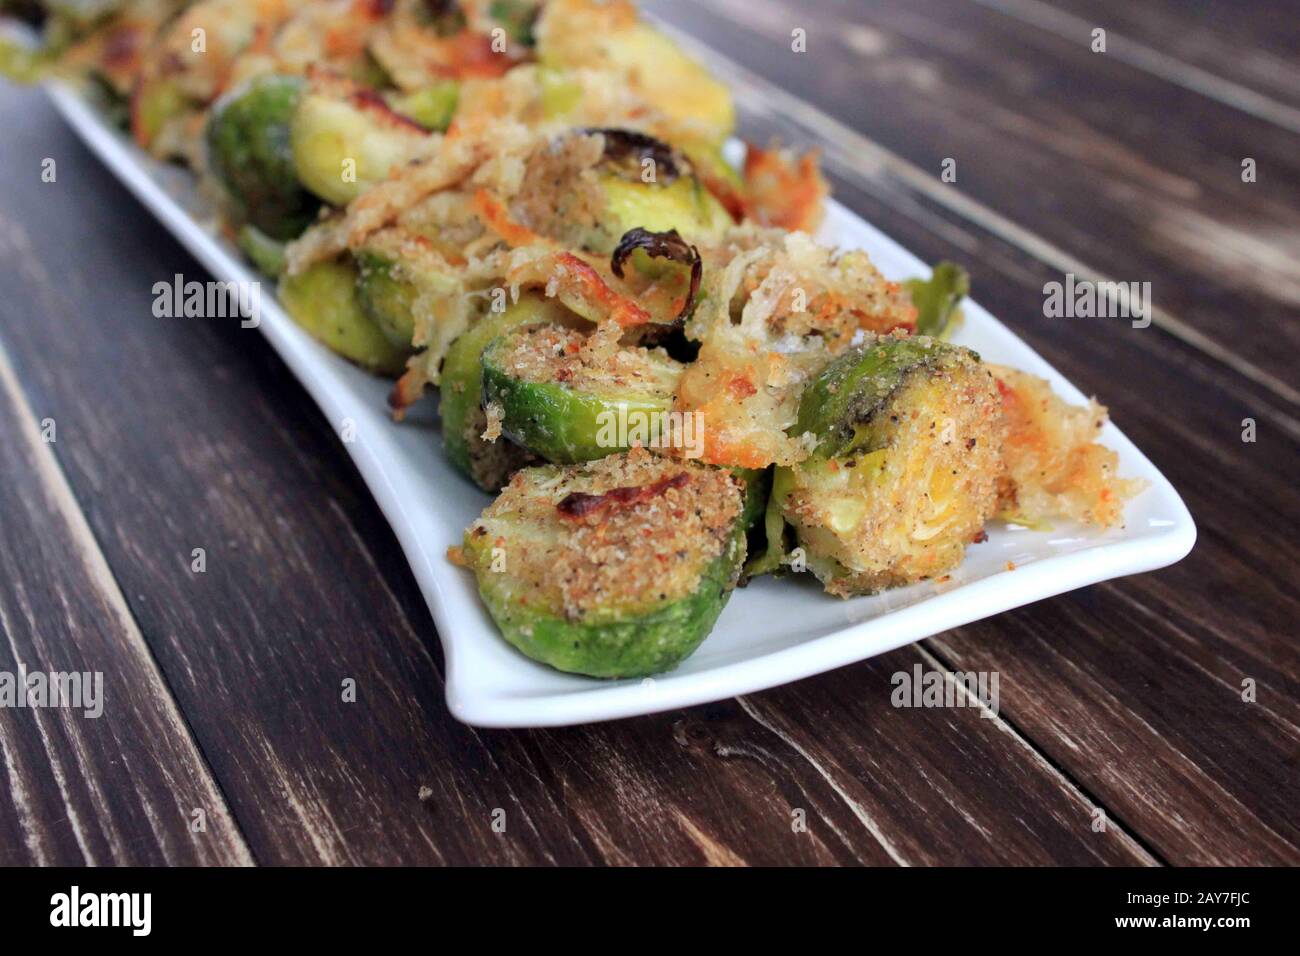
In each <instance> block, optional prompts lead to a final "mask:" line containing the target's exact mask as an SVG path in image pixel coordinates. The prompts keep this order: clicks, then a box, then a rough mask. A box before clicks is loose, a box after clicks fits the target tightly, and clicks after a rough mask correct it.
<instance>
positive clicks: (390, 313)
mask: <svg viewBox="0 0 1300 956" xmlns="http://www.w3.org/2000/svg"><path fill="white" fill-rule="evenodd" d="M355 259H356V263H357V297H358V298H359V299H360V301H361V308H362V309H364V310H365V313H366V315H368V316H369V317H370V318H371V320H372V321H373V322H374V323H375V324H376V325H377V326H379V328H380V330H381V331H382V332H383V333H384V335H386V336H388V341H390V342H392V343H393V345H395V346H397V347H398V348H405V349H409V348H410V347H411V339H412V338H413V337H414V335H415V300H416V298H417V297H418V296H419V294H420V290H419V289H417V288H416V285H415V283H414V282H413V281H411V280H410V279H406V278H404V277H403V276H401V275H400V274H399V268H398V266H397V264H396V263H395V262H394V261H393V260H392V259H390V258H388V257H387V256H384V255H380V254H378V253H375V252H369V251H367V250H365V249H362V250H360V251H359V252H357V254H356V256H355Z"/></svg>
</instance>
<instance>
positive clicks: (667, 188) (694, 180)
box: [514, 128, 733, 255]
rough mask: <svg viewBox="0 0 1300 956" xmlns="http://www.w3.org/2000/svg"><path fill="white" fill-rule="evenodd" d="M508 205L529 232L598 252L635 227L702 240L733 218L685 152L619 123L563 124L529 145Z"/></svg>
mask: <svg viewBox="0 0 1300 956" xmlns="http://www.w3.org/2000/svg"><path fill="white" fill-rule="evenodd" d="M514 206H515V207H516V208H517V209H518V210H519V211H520V213H521V218H523V219H524V221H526V222H527V223H528V225H529V227H530V228H531V229H533V230H534V231H535V232H538V233H540V234H542V235H545V236H548V237H550V238H553V239H558V240H560V241H561V242H563V243H565V244H567V245H572V246H580V247H582V248H584V249H586V250H588V251H591V252H594V253H598V254H602V255H608V254H609V253H611V252H613V251H614V249H615V247H616V246H617V245H618V243H619V240H620V239H622V238H623V236H625V235H626V234H627V233H628V232H630V231H632V230H635V229H642V230H645V231H647V232H651V233H661V234H667V233H670V232H673V231H676V232H678V233H680V234H681V235H682V236H683V237H685V240H686V241H687V242H688V243H689V242H697V243H707V242H709V241H712V240H715V239H717V238H719V237H720V236H721V235H722V234H723V233H724V232H725V231H726V230H728V229H729V228H731V226H732V225H733V221H732V218H731V215H730V214H729V213H728V212H727V210H726V209H725V208H723V206H722V204H721V203H719V202H718V200H717V199H716V198H715V197H714V196H713V194H712V193H711V192H709V190H708V189H706V188H705V187H704V185H703V184H702V183H701V182H700V180H699V178H698V177H697V176H695V174H694V172H693V167H692V166H691V163H690V160H689V159H687V158H686V156H685V155H683V154H682V153H680V152H677V151H676V150H674V149H673V148H672V147H671V146H669V145H668V144H667V143H664V142H663V141H661V140H658V139H655V138H654V137H652V136H648V135H646V134H645V133H640V132H637V131H634V130H627V129H620V128H579V129H574V130H570V131H569V132H567V133H565V134H564V135H562V136H560V137H557V138H556V139H555V140H553V141H552V142H550V143H548V144H546V145H544V146H543V147H542V148H540V149H538V150H535V151H534V152H533V154H532V155H531V156H530V157H529V160H528V165H527V168H526V170H525V174H524V180H523V183H522V184H521V187H520V190H519V193H518V195H517V196H516V198H515V200H514Z"/></svg>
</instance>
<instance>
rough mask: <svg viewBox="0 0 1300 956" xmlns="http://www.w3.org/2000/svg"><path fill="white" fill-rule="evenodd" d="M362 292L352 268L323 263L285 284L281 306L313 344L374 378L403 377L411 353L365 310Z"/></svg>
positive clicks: (347, 264) (344, 262)
mask: <svg viewBox="0 0 1300 956" xmlns="http://www.w3.org/2000/svg"><path fill="white" fill-rule="evenodd" d="M356 286H357V271H356V268H355V267H354V266H353V265H352V263H351V262H349V261H347V260H343V259H340V260H333V261H327V262H318V263H316V264H315V265H313V266H311V267H310V268H309V269H307V270H306V271H304V272H301V273H299V274H297V275H289V276H285V277H284V278H283V279H281V280H280V290H279V298H280V304H281V305H283V306H284V309H285V311H286V312H288V313H289V316H290V317H291V318H292V319H293V320H294V321H295V322H297V323H298V324H299V325H301V326H302V327H303V328H304V329H306V330H307V331H308V332H309V333H310V334H311V335H312V337H313V338H315V339H317V340H319V341H320V342H321V343H323V344H324V345H326V346H327V347H329V348H330V349H332V350H333V351H335V352H337V353H338V354H339V355H341V356H343V357H344V358H346V359H349V360H350V361H353V362H356V363H357V364H358V365H360V366H361V367H363V368H367V369H370V370H371V371H373V372H378V373H380V374H382V375H398V374H400V373H401V371H402V369H403V368H404V367H405V365H406V356H407V350H404V349H400V348H398V347H396V346H395V345H393V343H392V342H390V341H388V337H387V336H385V335H384V333H383V332H381V331H380V329H379V326H377V325H375V323H374V322H372V321H371V320H370V318H369V317H368V316H367V315H366V313H365V312H364V311H363V310H362V308H361V303H360V302H359V301H357V289H356Z"/></svg>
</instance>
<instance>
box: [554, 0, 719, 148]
mask: <svg viewBox="0 0 1300 956" xmlns="http://www.w3.org/2000/svg"><path fill="white" fill-rule="evenodd" d="M536 36H537V41H538V42H537V53H538V59H539V61H540V62H541V64H542V65H543V66H546V67H551V68H555V69H581V68H585V67H591V68H595V69H603V70H611V71H617V72H618V73H621V74H623V75H624V76H625V77H626V78H627V82H628V83H629V85H630V86H631V87H632V89H633V90H635V91H636V92H637V93H639V94H640V95H641V96H643V97H644V98H645V99H647V100H648V101H649V102H650V103H651V104H653V105H654V106H655V108H656V109H658V110H659V111H660V112H662V113H663V114H664V115H666V116H668V117H669V118H671V119H672V120H673V121H674V122H675V123H676V125H679V126H681V127H683V128H689V129H692V130H695V131H697V132H698V135H699V137H700V138H701V139H702V140H707V141H708V142H711V143H721V142H723V141H725V140H726V139H727V137H728V136H730V135H731V132H732V129H733V127H734V126H735V118H736V117H735V108H734V107H733V105H732V101H731V92H730V91H729V90H728V89H727V88H726V87H725V86H724V85H723V84H721V83H719V82H718V81H717V80H716V79H714V78H713V77H712V76H711V75H710V74H709V71H708V70H706V69H705V68H704V67H703V66H701V65H700V64H699V63H697V62H695V61H694V60H693V59H691V58H690V57H689V56H687V55H686V54H685V53H684V52H683V51H682V49H681V47H680V46H678V45H677V43H675V42H674V41H673V40H671V39H670V38H669V37H667V36H665V35H664V34H663V33H662V32H660V31H659V30H656V29H655V28H654V27H653V26H651V25H650V24H647V23H641V22H638V21H636V20H635V19H634V18H631V17H629V16H628V15H627V10H626V7H625V6H624V5H622V4H614V3H603V2H601V0H551V2H548V3H547V4H546V5H545V6H544V8H543V10H542V15H541V18H540V19H539V21H538V24H537V28H536ZM597 38H598V42H594V41H596V40H597Z"/></svg>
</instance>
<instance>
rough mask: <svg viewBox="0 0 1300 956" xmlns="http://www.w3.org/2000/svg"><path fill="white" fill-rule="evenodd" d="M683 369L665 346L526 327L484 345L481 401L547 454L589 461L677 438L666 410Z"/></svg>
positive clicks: (508, 430) (511, 433)
mask: <svg viewBox="0 0 1300 956" xmlns="http://www.w3.org/2000/svg"><path fill="white" fill-rule="evenodd" d="M681 372H682V366H681V364H680V363H679V362H676V361H674V360H673V359H671V358H669V357H668V353H666V352H664V351H663V350H662V349H645V348H639V347H631V348H627V347H619V345H618V343H617V342H616V341H607V340H604V339H603V338H598V335H592V336H586V335H583V334H582V333H581V332H579V331H577V330H575V329H566V328H563V327H560V326H554V325H550V326H538V327H533V328H523V329H518V330H516V331H514V332H511V333H508V334H506V335H503V336H502V337H501V338H499V339H497V340H496V341H495V342H493V343H492V344H491V345H489V346H488V347H487V349H486V351H484V353H483V406H484V408H486V409H488V414H489V417H491V416H492V415H493V414H495V415H497V416H499V419H500V424H501V431H502V433H503V434H504V435H505V436H506V437H508V438H509V439H511V440H512V441H514V442H515V443H516V444H518V445H521V446H522V447H524V448H527V449H528V450H529V451H531V452H534V453H535V454H538V455H541V456H542V457H543V458H545V459H546V460H547V461H553V462H561V463H569V462H578V461H590V460H592V459H595V458H603V457H605V456H606V455H610V454H613V453H615V452H619V451H624V450H626V449H628V448H630V447H632V445H634V444H637V443H639V444H641V445H644V446H646V447H660V446H661V443H667V442H671V441H673V440H674V438H675V436H674V435H673V434H672V433H671V425H670V419H668V417H667V415H668V412H669V411H670V410H671V408H672V404H673V392H674V390H675V389H676V386H677V379H678V378H679V377H680V375H681Z"/></svg>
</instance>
